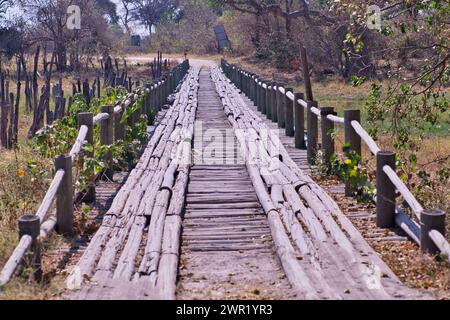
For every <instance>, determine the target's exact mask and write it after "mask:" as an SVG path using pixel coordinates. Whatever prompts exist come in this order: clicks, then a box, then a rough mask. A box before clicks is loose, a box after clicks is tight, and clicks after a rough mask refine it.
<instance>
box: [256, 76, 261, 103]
mask: <svg viewBox="0 0 450 320" xmlns="http://www.w3.org/2000/svg"><path fill="white" fill-rule="evenodd" d="M260 81H261V79H259V78H258V82H257V84H256V108H257V109H258V111H261V82H260Z"/></svg>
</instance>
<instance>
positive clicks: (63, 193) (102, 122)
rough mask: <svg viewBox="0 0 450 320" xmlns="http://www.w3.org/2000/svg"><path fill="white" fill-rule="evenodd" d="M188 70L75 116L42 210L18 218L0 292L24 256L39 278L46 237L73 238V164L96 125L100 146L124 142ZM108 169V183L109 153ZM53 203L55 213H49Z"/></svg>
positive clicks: (89, 195) (90, 191) (90, 192)
mask: <svg viewBox="0 0 450 320" xmlns="http://www.w3.org/2000/svg"><path fill="white" fill-rule="evenodd" d="M188 69H189V61H188V60H185V61H183V62H182V63H180V64H179V65H178V66H176V67H175V68H174V69H173V70H172V71H171V72H170V73H168V74H167V75H166V76H164V77H162V78H161V79H159V80H157V81H154V82H153V83H146V84H145V88H137V89H136V90H135V91H134V92H131V93H129V94H128V95H127V96H126V98H125V99H124V100H123V101H122V102H121V103H119V104H118V105H117V106H115V107H114V106H102V107H101V113H99V114H97V115H95V116H94V115H93V114H92V113H89V112H88V113H80V114H78V115H77V122H78V127H79V130H78V136H77V138H76V140H75V143H74V144H73V146H72V148H71V150H70V152H69V154H68V155H60V156H58V157H56V159H55V174H54V176H53V180H52V182H51V184H50V187H49V188H48V190H47V193H46V194H45V196H44V199H43V200H42V203H41V205H40V206H39V208H38V209H37V211H36V213H35V214H33V215H25V216H22V217H20V218H19V219H18V226H19V239H20V240H19V244H18V245H17V246H16V248H15V250H14V251H13V253H12V254H11V256H10V258H9V259H8V261H7V262H6V264H5V266H4V267H3V269H2V270H1V272H0V287H1V286H3V285H4V284H6V283H7V282H8V281H9V280H10V279H11V278H12V277H13V275H14V273H15V272H16V270H17V268H18V267H19V266H20V264H21V262H22V261H23V260H24V257H25V256H27V257H28V258H29V260H28V261H27V262H28V263H29V265H30V266H31V267H32V269H33V277H34V278H35V279H39V278H40V277H41V254H40V242H41V241H42V240H44V239H45V238H47V237H48V236H49V235H50V233H51V232H52V231H53V230H56V231H57V232H58V233H60V234H62V235H64V236H72V235H73V234H74V228H73V222H74V217H73V215H74V196H75V194H74V190H73V179H72V163H73V162H74V160H75V159H76V158H77V157H78V156H80V157H83V156H92V152H90V154H89V153H88V152H86V151H85V152H83V153H81V151H82V148H83V145H84V144H85V143H87V144H90V145H94V144H93V143H94V133H93V130H94V126H96V125H99V126H100V145H112V144H113V143H114V141H119V140H122V141H123V140H124V138H125V130H126V125H127V124H128V125H130V126H133V125H134V124H135V123H136V121H137V120H138V119H139V117H140V115H141V114H143V113H145V114H147V115H150V113H151V112H153V111H159V110H161V108H162V106H163V105H164V104H165V103H166V101H167V98H168V96H169V95H170V94H171V93H172V92H174V91H175V90H176V88H177V86H178V84H179V83H180V82H181V80H182V79H183V78H184V76H185V75H186V73H187V71H188ZM138 99H142V100H141V101H142V103H141V104H140V108H138V109H137V110H136V111H135V112H134V113H133V114H132V115H131V116H130V118H129V121H128V123H125V122H123V121H122V116H123V114H124V111H125V110H126V108H128V107H130V106H132V105H133V104H134V103H135V102H136V101H137V100H138ZM104 160H105V163H106V170H105V172H104V174H105V175H106V176H107V177H108V178H110V179H112V175H113V174H114V172H113V158H112V154H111V152H109V153H107V154H106V156H105V159H104ZM84 192H85V195H84V196H83V201H85V202H93V201H95V184H94V183H91V184H90V185H88V187H87V190H84ZM55 201H56V213H55V214H50V211H51V209H52V206H53V205H54V203H55Z"/></svg>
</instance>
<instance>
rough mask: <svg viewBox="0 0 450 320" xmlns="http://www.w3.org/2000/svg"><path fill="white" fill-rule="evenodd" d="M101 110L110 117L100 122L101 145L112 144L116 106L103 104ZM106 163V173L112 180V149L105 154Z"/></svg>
mask: <svg viewBox="0 0 450 320" xmlns="http://www.w3.org/2000/svg"><path fill="white" fill-rule="evenodd" d="M101 112H102V113H107V114H108V115H109V117H108V119H105V120H102V121H101V123H100V145H102V146H111V145H112V144H113V142H114V135H113V134H114V133H113V131H114V129H113V122H114V106H102V108H101ZM105 163H106V170H105V172H104V174H105V176H106V177H107V178H108V179H109V180H112V179H113V175H114V169H113V155H112V150H108V152H107V153H106V154H105Z"/></svg>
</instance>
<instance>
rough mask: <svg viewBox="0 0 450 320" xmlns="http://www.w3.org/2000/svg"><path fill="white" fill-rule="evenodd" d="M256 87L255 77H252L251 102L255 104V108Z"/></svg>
mask: <svg viewBox="0 0 450 320" xmlns="http://www.w3.org/2000/svg"><path fill="white" fill-rule="evenodd" d="M257 87H258V85H257V84H256V76H255V75H253V78H252V88H253V90H252V101H253V103H254V104H255V106H256V97H257V94H256V88H257Z"/></svg>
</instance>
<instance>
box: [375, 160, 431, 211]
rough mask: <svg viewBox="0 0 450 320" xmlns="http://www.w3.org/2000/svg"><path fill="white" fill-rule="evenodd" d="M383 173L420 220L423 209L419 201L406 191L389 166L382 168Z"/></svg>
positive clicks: (406, 188)
mask: <svg viewBox="0 0 450 320" xmlns="http://www.w3.org/2000/svg"><path fill="white" fill-rule="evenodd" d="M383 171H384V173H385V174H386V175H387V176H388V177H389V179H390V180H391V181H392V183H393V184H394V186H395V187H396V188H397V190H398V191H399V192H400V194H401V195H402V196H403V198H404V199H405V201H406V202H407V203H408V205H409V207H410V208H411V209H412V210H413V212H414V213H415V214H416V217H417V218H418V219H420V214H421V213H422V211H423V207H422V206H421V205H420V203H419V201H417V200H416V198H415V197H414V195H413V194H412V193H411V191H409V190H408V187H406V185H405V184H404V183H403V181H402V180H401V179H400V178H399V177H398V175H397V173H396V172H395V171H394V170H392V168H391V167H390V166H383Z"/></svg>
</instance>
